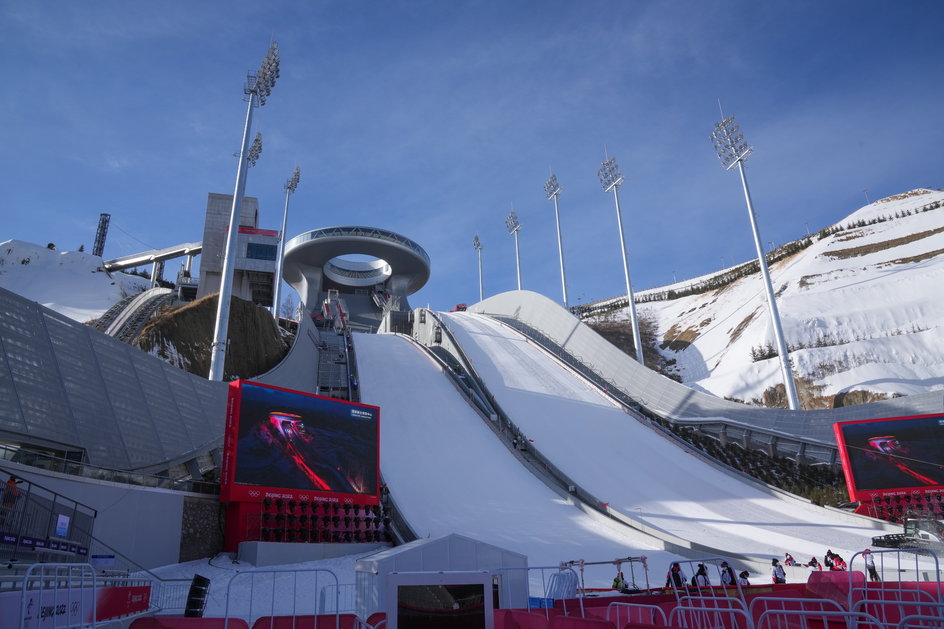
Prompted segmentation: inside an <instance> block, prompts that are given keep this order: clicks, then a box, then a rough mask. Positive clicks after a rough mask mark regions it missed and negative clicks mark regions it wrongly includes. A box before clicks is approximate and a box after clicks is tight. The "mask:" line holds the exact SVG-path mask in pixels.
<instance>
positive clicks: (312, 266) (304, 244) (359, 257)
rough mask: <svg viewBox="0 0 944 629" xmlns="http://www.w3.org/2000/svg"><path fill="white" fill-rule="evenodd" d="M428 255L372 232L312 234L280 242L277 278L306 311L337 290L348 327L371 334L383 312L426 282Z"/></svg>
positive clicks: (405, 307) (399, 308) (349, 229)
mask: <svg viewBox="0 0 944 629" xmlns="http://www.w3.org/2000/svg"><path fill="white" fill-rule="evenodd" d="M429 274H430V262H429V256H428V255H427V254H426V251H424V250H423V248H422V247H420V246H419V245H418V244H416V243H415V242H413V241H412V240H410V239H409V238H407V237H405V236H401V235H400V234H397V233H395V232H392V231H389V230H386V229H380V228H376V227H361V226H344V227H324V228H321V229H313V230H311V231H308V232H305V233H303V234H300V235H298V236H296V237H295V238H292V239H291V240H289V241H288V242H287V243H285V253H284V263H283V277H284V278H285V281H286V282H287V283H288V284H289V285H290V286H292V288H294V289H295V290H296V291H298V294H299V295H300V296H301V299H302V301H303V302H304V303H305V305H306V307H307V308H308V309H309V310H312V309H316V308H318V305H319V304H320V303H321V302H322V300H323V299H324V297H325V295H326V293H327V291H328V290H337V291H338V294H339V295H340V296H341V297H342V298H343V299H344V300H345V303H346V304H347V309H348V314H349V316H350V318H351V321H352V323H355V324H360V325H361V326H365V327H370V328H374V329H376V327H377V326H378V325H379V323H380V320H381V318H382V317H383V316H384V314H385V313H386V312H389V311H393V312H406V311H409V310H410V305H409V303H408V301H407V296H409V295H412V294H413V293H415V292H416V291H418V290H419V289H421V288H422V287H423V286H424V285H425V284H426V282H427V281H428V280H429Z"/></svg>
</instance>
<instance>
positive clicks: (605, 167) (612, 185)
mask: <svg viewBox="0 0 944 629" xmlns="http://www.w3.org/2000/svg"><path fill="white" fill-rule="evenodd" d="M597 177H599V178H600V184H601V185H602V186H603V192H609V191H610V190H612V191H613V199H614V200H615V201H616V227H617V229H618V230H619V239H620V251H622V252H623V275H624V276H625V277H626V299H627V301H629V319H630V322H631V323H632V326H633V345H635V346H636V362H638V363H639V364H640V365H642V364H645V363H643V360H642V339H641V338H640V337H639V320H638V319H637V318H636V302H635V300H634V298H633V286H632V284H630V281H629V259H628V257H627V256H626V237H625V236H623V218H622V216H621V215H620V204H619V187H620V184H621V183H623V175H621V174H620V172H619V166H618V165H617V164H616V158H615V157H611V158H609V159H607V160H606V161H605V162H603V164H602V165H601V166H600V170H598V171H597Z"/></svg>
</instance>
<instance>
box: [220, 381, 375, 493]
mask: <svg viewBox="0 0 944 629" xmlns="http://www.w3.org/2000/svg"><path fill="white" fill-rule="evenodd" d="M221 475H222V476H221V483H220V499H221V500H222V501H224V502H234V501H239V502H256V503H259V502H263V501H264V500H265V499H270V500H277V499H280V500H295V501H297V502H330V503H340V504H368V505H374V504H378V503H379V502H380V409H379V408H378V407H376V406H370V405H367V404H358V403H355V402H348V401H345V400H338V399H334V398H328V397H322V396H319V395H314V394H310V393H302V392H300V391H292V390H290V389H285V388H281V387H274V386H271V385H264V384H259V383H256V382H249V381H245V380H237V381H235V382H232V383H230V389H229V397H228V401H227V409H226V432H225V437H224V447H223V465H222V470H221Z"/></svg>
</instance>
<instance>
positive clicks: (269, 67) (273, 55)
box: [245, 42, 279, 107]
mask: <svg viewBox="0 0 944 629" xmlns="http://www.w3.org/2000/svg"><path fill="white" fill-rule="evenodd" d="M277 78H279V45H278V44H277V43H276V42H272V44H271V45H270V46H269V52H268V54H266V56H265V59H263V60H262V64H261V65H260V66H259V70H258V71H257V72H256V73H255V74H250V75H249V76H248V78H247V81H246V89H245V92H246V94H249V98H252V97H253V95H254V96H255V97H256V98H257V99H258V100H259V106H260V107H261V106H263V105H265V104H266V98H267V97H268V96H269V95H270V94H271V93H272V87H273V86H274V85H275V80H276V79H277Z"/></svg>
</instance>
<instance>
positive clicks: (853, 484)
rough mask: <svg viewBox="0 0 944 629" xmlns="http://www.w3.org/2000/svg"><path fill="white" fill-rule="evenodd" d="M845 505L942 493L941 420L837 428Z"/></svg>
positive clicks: (891, 420)
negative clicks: (848, 502) (850, 501)
mask: <svg viewBox="0 0 944 629" xmlns="http://www.w3.org/2000/svg"><path fill="white" fill-rule="evenodd" d="M833 431H834V433H835V435H836V445H837V446H838V448H839V456H840V459H841V461H842V469H843V472H844V473H845V477H846V487H847V489H848V490H849V499H850V500H852V501H853V502H855V501H862V502H869V501H872V500H874V499H875V498H877V497H881V496H887V495H909V496H916V495H917V496H920V495H924V494H927V493H938V492H940V491H942V490H944V414H933V415H911V416H907V417H891V418H879V419H866V420H858V421H848V422H837V423H836V424H834V425H833Z"/></svg>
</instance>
